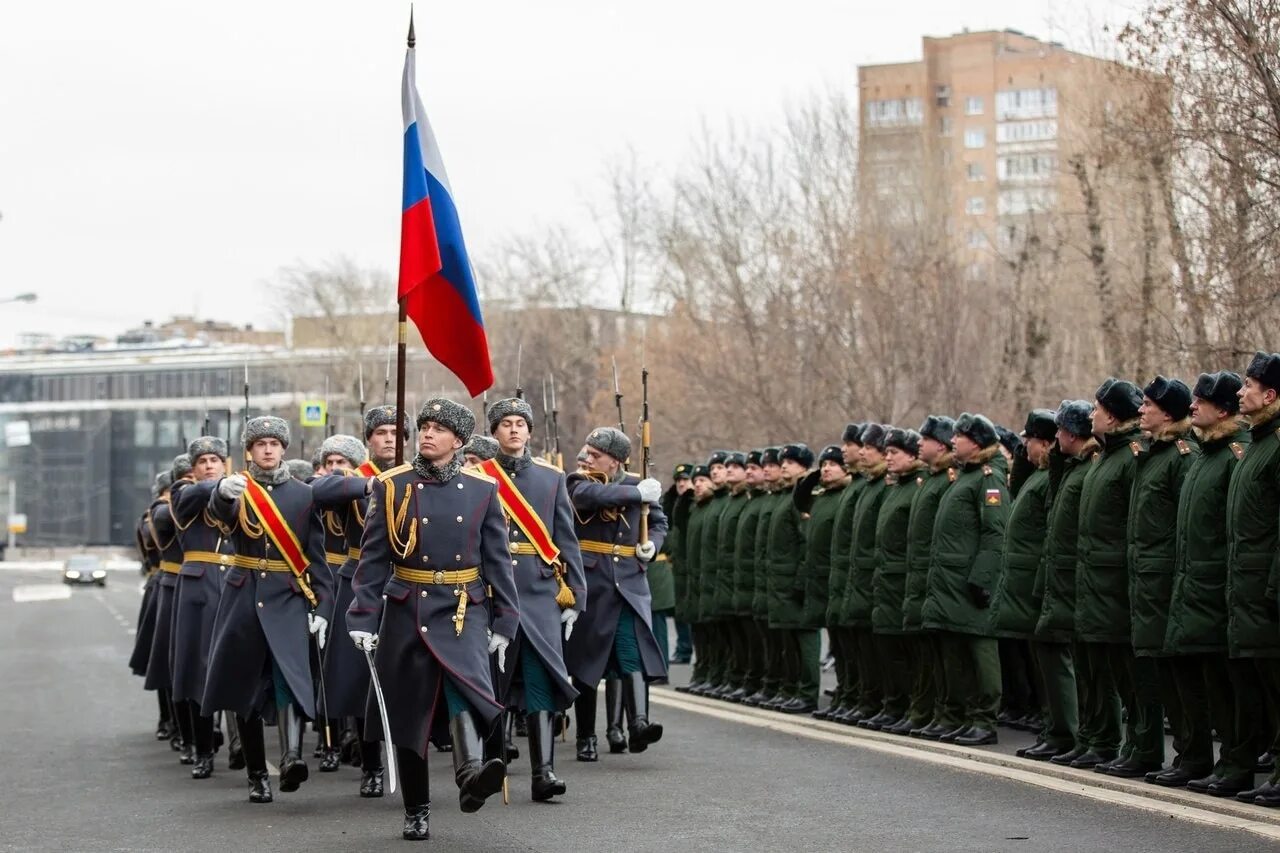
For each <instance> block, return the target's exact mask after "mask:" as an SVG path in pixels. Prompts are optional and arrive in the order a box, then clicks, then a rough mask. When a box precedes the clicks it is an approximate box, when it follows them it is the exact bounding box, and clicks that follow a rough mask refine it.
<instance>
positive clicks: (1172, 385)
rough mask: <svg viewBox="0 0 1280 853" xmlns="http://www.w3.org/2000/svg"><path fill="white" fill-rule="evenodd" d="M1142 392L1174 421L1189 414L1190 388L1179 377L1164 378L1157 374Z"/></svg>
mask: <svg viewBox="0 0 1280 853" xmlns="http://www.w3.org/2000/svg"><path fill="white" fill-rule="evenodd" d="M1142 393H1143V394H1144V395H1146V396H1147V397H1149V398H1151V401H1152V402H1153V403H1155V404H1156V405H1157V406H1159V407H1160V409H1161V410H1162V411H1163V412H1164V413H1165V414H1166V415H1168V416H1169V417H1171V418H1173V419H1174V420H1175V421H1180V420H1182V419H1183V418H1185V417H1186V416H1187V415H1189V414H1191V389H1190V388H1188V387H1187V383H1185V382H1183V381H1182V380H1181V379H1165V378H1164V377H1163V376H1160V375H1159V374H1157V375H1156V378H1155V379H1152V380H1151V381H1150V382H1148V383H1147V387H1146V388H1143V389H1142Z"/></svg>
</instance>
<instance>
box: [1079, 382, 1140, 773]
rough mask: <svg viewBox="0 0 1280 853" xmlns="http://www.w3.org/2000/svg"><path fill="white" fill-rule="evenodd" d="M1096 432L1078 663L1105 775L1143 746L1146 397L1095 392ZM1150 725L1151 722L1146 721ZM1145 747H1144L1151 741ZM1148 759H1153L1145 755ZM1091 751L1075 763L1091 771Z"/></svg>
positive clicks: (1123, 391) (1084, 503)
mask: <svg viewBox="0 0 1280 853" xmlns="http://www.w3.org/2000/svg"><path fill="white" fill-rule="evenodd" d="M1094 400H1095V405H1094V407H1093V415H1092V421H1093V434H1094V435H1095V436H1097V437H1098V440H1099V442H1100V443H1101V445H1102V452H1101V453H1100V454H1099V456H1098V459H1097V461H1096V462H1094V463H1093V464H1092V465H1090V466H1089V472H1088V473H1087V474H1086V475H1085V478H1084V485H1083V489H1082V491H1081V494H1080V533H1079V535H1080V544H1079V554H1078V557H1077V560H1076V639H1077V640H1078V641H1079V642H1080V648H1081V651H1082V654H1081V655H1080V657H1079V658H1077V660H1076V679H1077V682H1078V687H1079V691H1080V696H1081V702H1080V705H1081V711H1080V716H1081V717H1082V722H1081V725H1082V726H1084V725H1085V721H1094V723H1096V726H1095V725H1094V724H1092V723H1091V724H1090V725H1089V726H1088V729H1089V731H1090V733H1091V736H1092V739H1093V740H1094V743H1095V747H1094V750H1093V751H1094V754H1095V755H1096V756H1097V761H1096V762H1094V764H1093V765H1092V766H1093V767H1094V768H1097V767H1098V765H1101V769H1100V770H1099V771H1098V772H1101V773H1105V772H1106V770H1107V768H1109V767H1110V766H1111V764H1112V763H1114V762H1115V761H1117V760H1120V759H1125V758H1129V757H1130V756H1131V755H1132V753H1133V750H1134V749H1135V748H1136V747H1137V746H1138V744H1137V740H1136V735H1137V731H1138V726H1139V722H1140V719H1141V718H1140V714H1139V711H1138V709H1137V708H1136V707H1135V705H1134V701H1135V697H1134V688H1133V671H1134V664H1133V661H1132V658H1133V646H1132V640H1131V636H1130V619H1129V567H1128V557H1127V553H1126V549H1127V541H1128V519H1129V502H1130V498H1131V495H1132V488H1133V477H1134V472H1135V470H1136V468H1137V464H1138V463H1137V460H1138V457H1139V456H1141V455H1142V454H1143V453H1145V452H1146V447H1145V446H1144V443H1143V441H1142V437H1141V434H1140V433H1139V431H1138V407H1139V406H1141V405H1142V392H1141V391H1140V390H1138V386H1136V385H1134V384H1133V383H1132V382H1128V381H1126V380H1123V379H1108V380H1107V381H1105V382H1103V383H1102V385H1101V386H1100V387H1099V388H1098V391H1097V393H1096V394H1095V395H1094ZM1122 703H1123V705H1124V707H1125V708H1127V709H1128V711H1129V726H1128V731H1127V734H1128V737H1126V738H1125V739H1124V747H1125V751H1124V752H1119V751H1118V748H1119V747H1120V736H1121V732H1120V708H1121V704H1122ZM1142 722H1143V723H1145V720H1144V721H1142ZM1144 748H1145V743H1144ZM1139 758H1141V759H1142V760H1146V759H1147V758H1148V757H1147V756H1139ZM1089 760H1090V756H1088V755H1087V754H1086V755H1084V756H1081V757H1080V758H1078V759H1076V761H1075V762H1074V763H1073V765H1072V766H1077V767H1087V766H1089V763H1088V762H1089Z"/></svg>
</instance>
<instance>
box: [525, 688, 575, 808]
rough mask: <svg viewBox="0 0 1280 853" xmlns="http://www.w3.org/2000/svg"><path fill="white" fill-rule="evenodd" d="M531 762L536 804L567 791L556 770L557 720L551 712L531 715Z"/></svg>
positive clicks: (529, 720) (532, 790)
mask: <svg viewBox="0 0 1280 853" xmlns="http://www.w3.org/2000/svg"><path fill="white" fill-rule="evenodd" d="M527 722H528V724H529V762H530V763H531V764H532V765H533V783H532V787H531V789H530V790H531V792H532V796H533V799H534V800H535V801H536V802H544V801H546V800H549V799H551V798H552V797H558V796H560V795H562V794H564V792H565V791H566V790H568V788H567V786H566V785H565V784H564V780H562V779H561V778H560V777H559V776H557V775H556V768H555V748H556V747H555V744H556V736H555V720H554V718H553V715H552V713H551V712H550V711H537V712H535V713H533V714H530V715H529V718H528V721H527Z"/></svg>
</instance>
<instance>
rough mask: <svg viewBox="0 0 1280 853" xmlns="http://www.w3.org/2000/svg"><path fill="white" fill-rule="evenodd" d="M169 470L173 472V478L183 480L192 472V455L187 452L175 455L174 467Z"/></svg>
mask: <svg viewBox="0 0 1280 853" xmlns="http://www.w3.org/2000/svg"><path fill="white" fill-rule="evenodd" d="M169 470H170V472H171V473H172V474H173V479H175V480H181V479H182V478H183V477H185V476H187V475H188V474H190V473H191V457H190V456H188V455H187V454H185V453H179V454H178V455H177V456H175V457H173V467H172V468H170V469H169Z"/></svg>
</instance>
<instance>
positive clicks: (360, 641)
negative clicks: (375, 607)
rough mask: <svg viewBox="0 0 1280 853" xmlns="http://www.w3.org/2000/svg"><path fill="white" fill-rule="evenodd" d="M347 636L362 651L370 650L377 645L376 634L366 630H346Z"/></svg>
mask: <svg viewBox="0 0 1280 853" xmlns="http://www.w3.org/2000/svg"><path fill="white" fill-rule="evenodd" d="M347 636H349V637H350V638H351V641H352V642H353V643H355V644H356V648H357V649H359V650H360V651H362V652H371V651H373V650H374V649H376V648H377V647H378V635H377V634H370V633H369V632H368V631H348V632H347Z"/></svg>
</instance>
